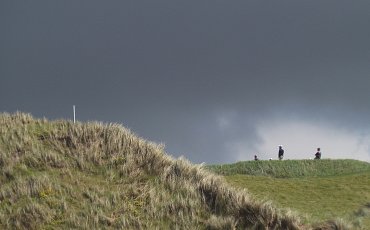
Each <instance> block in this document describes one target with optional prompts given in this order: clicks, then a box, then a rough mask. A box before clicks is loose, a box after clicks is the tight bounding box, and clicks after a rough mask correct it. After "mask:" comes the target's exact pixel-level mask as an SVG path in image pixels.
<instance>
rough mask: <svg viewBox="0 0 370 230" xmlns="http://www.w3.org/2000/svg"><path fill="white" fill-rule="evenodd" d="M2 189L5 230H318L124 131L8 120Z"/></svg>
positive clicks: (0, 140)
mask: <svg viewBox="0 0 370 230" xmlns="http://www.w3.org/2000/svg"><path fill="white" fill-rule="evenodd" d="M0 184H1V186H0V228H1V229H14V228H16V229H43V228H49V229H50V228H63V229H69V228H78V229H80V228H82V229H88V228H92V229H97V228H99V229H117V228H123V229H246V228H247V229H309V228H310V227H309V226H304V225H302V224H301V223H300V221H299V218H298V217H297V216H296V215H293V214H291V213H289V211H282V210H279V209H276V208H274V207H273V206H271V205H270V204H268V203H262V202H259V201H256V200H255V199H254V198H253V197H251V196H250V195H249V194H247V193H246V192H245V191H241V190H238V189H235V188H233V187H230V186H229V185H228V184H227V183H225V182H224V180H223V179H222V178H221V177H218V176H216V175H214V174H212V173H209V172H208V171H207V170H205V169H204V168H203V167H202V166H200V165H193V164H190V163H189V162H187V161H185V160H182V159H179V160H175V159H172V158H171V157H170V156H168V155H167V154H166V153H165V152H164V150H163V147H162V146H158V145H156V144H154V143H151V142H148V141H146V140H143V139H141V138H139V137H137V136H136V135H134V134H133V133H131V132H130V131H129V130H127V129H125V128H124V127H122V126H120V125H116V124H110V125H105V124H101V123H95V122H93V123H76V124H73V123H72V122H70V121H63V120H60V121H54V122H49V121H47V120H45V119H43V120H38V119H33V118H32V116H30V115H28V114H22V113H17V114H14V115H9V114H2V115H0ZM338 225H340V223H338Z"/></svg>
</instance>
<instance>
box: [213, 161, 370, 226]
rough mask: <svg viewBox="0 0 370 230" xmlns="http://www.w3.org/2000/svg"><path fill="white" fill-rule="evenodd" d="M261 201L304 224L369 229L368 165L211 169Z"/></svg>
mask: <svg viewBox="0 0 370 230" xmlns="http://www.w3.org/2000/svg"><path fill="white" fill-rule="evenodd" d="M210 168H211V169H212V170H214V171H216V172H218V173H221V174H224V175H226V176H225V178H226V180H227V181H228V182H229V183H230V184H231V185H233V186H236V187H240V188H247V189H248V191H249V192H250V193H251V194H253V195H254V196H255V197H257V198H259V199H261V200H271V201H273V202H274V203H275V204H276V205H277V206H279V207H281V208H283V207H289V208H291V209H292V210H295V211H297V212H299V213H304V214H305V218H304V221H305V222H307V223H314V222H320V221H323V220H328V219H336V218H341V219H344V220H346V221H347V222H351V223H352V226H353V227H357V228H359V229H369V228H370V215H369V214H370V212H369V211H370V207H369V204H370V164H369V163H367V162H361V161H356V160H329V159H327V160H288V161H256V162H255V161H250V162H239V163H236V164H230V165H218V166H210Z"/></svg>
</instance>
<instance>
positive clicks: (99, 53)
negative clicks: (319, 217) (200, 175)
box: [0, 0, 370, 163]
mask: <svg viewBox="0 0 370 230" xmlns="http://www.w3.org/2000/svg"><path fill="white" fill-rule="evenodd" d="M369 28H370V1H368V0H356V1H348V0H325V1H322V0H313V1H312V0H310V1H297V0H289V1H288V0H279V1H261V0H253V1H249V0H232V1H225V0H209V1H202V0H186V1H176V0H168V1H164V0H156V1H153V0H146V1H141V0H135V1H118V0H114V1H113V0H112V1H108V0H107V1H100V0H99V1H98V0H88V1H82V0H79V1H76V0H70V1H67V0H65V1H57V0H54V1H53V0H44V1H39V0H34V1H1V2H0V111H2V112H15V111H22V112H29V113H31V114H33V116H35V117H46V118H49V119H57V118H66V119H71V118H72V105H74V104H75V105H76V106H77V118H78V119H79V120H81V121H91V120H99V121H103V122H117V123H122V124H123V125H124V126H126V127H127V128H130V129H131V130H132V131H133V132H135V133H137V134H138V135H140V136H142V137H144V138H146V139H148V140H151V141H155V142H159V143H164V144H165V145H166V151H167V152H168V153H169V154H171V155H173V156H175V157H178V156H181V155H183V156H185V157H186V158H188V159H189V160H190V161H192V162H195V163H201V162H206V163H226V162H227V163H230V162H235V161H240V160H251V159H252V158H253V156H254V155H255V154H258V156H259V157H260V158H262V159H268V158H274V159H276V158H277V149H278V147H277V146H278V145H280V144H281V145H283V146H284V148H285V151H286V154H285V158H286V159H302V158H312V157H314V153H315V150H316V148H317V147H321V148H322V154H323V158H354V159H359V160H366V161H370V100H369V99H370V29H369Z"/></svg>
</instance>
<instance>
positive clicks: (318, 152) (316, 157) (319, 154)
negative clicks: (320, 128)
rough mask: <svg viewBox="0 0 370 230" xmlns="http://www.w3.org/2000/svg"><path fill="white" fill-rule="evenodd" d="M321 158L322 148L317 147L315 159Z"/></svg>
mask: <svg viewBox="0 0 370 230" xmlns="http://www.w3.org/2000/svg"><path fill="white" fill-rule="evenodd" d="M320 159H321V150H320V148H317V152H316V153H315V160H320Z"/></svg>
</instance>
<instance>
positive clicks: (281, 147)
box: [278, 145, 284, 160]
mask: <svg viewBox="0 0 370 230" xmlns="http://www.w3.org/2000/svg"><path fill="white" fill-rule="evenodd" d="M278 157H279V160H282V159H283V157H284V149H283V146H281V145H279V155H278Z"/></svg>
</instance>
